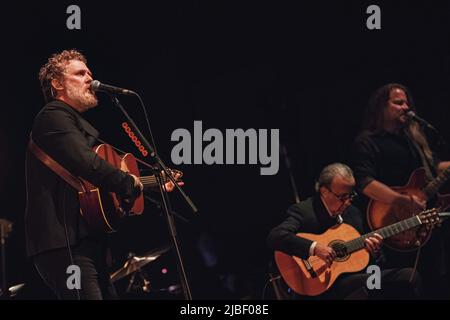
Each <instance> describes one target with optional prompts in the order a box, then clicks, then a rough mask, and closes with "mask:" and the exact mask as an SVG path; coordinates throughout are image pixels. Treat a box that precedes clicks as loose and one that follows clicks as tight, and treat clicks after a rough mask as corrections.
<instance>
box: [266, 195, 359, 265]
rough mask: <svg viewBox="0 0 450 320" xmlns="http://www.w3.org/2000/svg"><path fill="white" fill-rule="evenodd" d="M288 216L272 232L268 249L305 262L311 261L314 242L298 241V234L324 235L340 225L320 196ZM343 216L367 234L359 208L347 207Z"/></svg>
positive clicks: (291, 210)
mask: <svg viewBox="0 0 450 320" xmlns="http://www.w3.org/2000/svg"><path fill="white" fill-rule="evenodd" d="M287 213H288V217H287V218H286V220H284V221H283V222H282V223H281V224H280V225H278V226H276V227H275V228H273V229H272V231H271V232H270V234H269V236H268V239H267V241H268V245H269V247H271V248H272V249H273V250H278V251H282V252H284V253H286V254H288V255H291V256H297V257H300V258H302V259H307V258H308V257H309V248H310V247H311V244H312V241H311V240H308V239H304V238H300V237H297V235H296V234H297V233H299V232H306V233H314V234H321V233H324V232H325V231H326V230H328V229H329V228H330V227H332V226H334V225H335V224H336V223H337V222H336V219H335V218H332V217H331V216H330V215H329V214H328V211H327V209H326V208H325V206H324V204H323V202H322V200H321V199H320V196H319V195H317V196H315V197H311V198H308V199H306V200H305V201H302V202H300V203H298V204H294V205H292V206H290V207H289V209H288V212H287ZM341 216H342V219H343V220H344V223H347V224H349V225H351V226H353V227H354V228H355V229H356V230H357V231H358V232H359V233H361V234H364V233H365V232H364V227H363V219H362V214H361V212H360V211H359V210H358V209H357V208H356V207H354V206H350V207H348V208H347V210H346V211H345V212H344V213H343V214H342V215H341Z"/></svg>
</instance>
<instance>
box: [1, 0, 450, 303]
mask: <svg viewBox="0 0 450 320" xmlns="http://www.w3.org/2000/svg"><path fill="white" fill-rule="evenodd" d="M72 4H76V5H78V6H79V7H80V9H81V30H68V29H67V27H66V20H67V18H68V17H69V14H67V13H66V9H67V7H68V6H69V5H72ZM371 4H377V5H379V6H380V8H381V27H382V28H381V30H368V29H367V27H366V20H367V18H368V17H369V14H367V13H366V9H367V7H368V6H369V5H371ZM1 6H2V9H1V11H2V17H1V18H0V23H1V29H0V30H1V34H2V49H1V54H2V60H1V61H2V67H1V69H2V74H3V76H2V77H1V78H2V82H3V85H2V88H3V90H2V111H1V112H2V116H1V119H2V125H1V126H0V133H1V135H0V143H1V146H0V147H1V152H0V165H1V170H0V190H1V192H0V197H1V202H0V204H1V206H0V217H2V218H6V219H9V220H11V221H12V222H13V223H14V231H13V233H12V234H11V236H10V237H9V238H8V239H7V243H6V248H7V256H6V258H7V276H8V285H14V284H18V283H26V288H27V290H26V296H27V297H29V298H32V299H35V298H47V297H49V298H50V297H51V294H50V293H49V292H48V291H46V289H45V286H44V285H43V284H42V283H41V282H40V281H39V279H38V277H37V275H36V273H35V271H34V270H33V268H32V267H31V265H30V263H29V262H28V261H27V259H26V257H25V248H24V218H23V217H24V209H25V201H26V193H25V181H24V152H25V146H26V143H27V138H28V135H29V132H30V128H31V124H32V121H33V118H34V117H35V115H36V114H37V112H38V111H39V110H40V108H41V107H42V106H43V104H44V101H43V98H42V95H41V91H40V87H39V82H38V78H37V74H38V71H39V68H40V66H41V65H42V64H44V63H45V62H46V59H47V58H48V56H49V55H50V54H52V53H55V52H59V51H61V50H63V49H69V48H76V49H79V50H81V51H82V52H83V53H84V54H85V55H86V56H87V58H88V65H89V67H90V69H91V70H92V72H93V74H94V78H95V79H99V80H100V81H103V82H105V83H110V84H114V85H117V86H121V87H124V88H129V89H132V90H134V91H137V92H139V93H140V94H141V96H142V98H143V100H144V102H145V104H146V106H147V111H148V114H149V120H150V122H151V125H152V130H153V133H154V136H155V139H156V143H157V147H158V149H159V153H160V154H161V156H162V158H163V159H164V160H165V161H166V162H167V164H169V166H172V164H171V157H170V153H171V150H172V148H173V146H174V145H175V142H171V141H170V137H171V133H172V132H173V131H174V130H175V129H177V128H186V129H188V130H189V131H190V132H193V124H194V120H201V121H202V122H203V128H204V130H206V129H207V128H218V129H220V130H221V131H222V132H224V130H225V129H226V128H231V129H236V128H243V129H244V130H245V129H248V128H256V129H258V128H267V129H271V128H278V129H280V143H281V144H282V145H283V146H285V147H286V149H287V151H288V154H289V157H290V160H291V163H292V172H293V175H294V180H295V182H296V184H297V185H298V190H299V196H300V198H301V199H304V198H306V197H308V196H310V195H311V194H312V193H313V184H314V179H315V178H316V176H317V175H318V173H319V171H320V169H321V168H322V167H323V166H324V165H326V164H329V163H331V162H335V161H343V162H347V161H348V157H349V150H350V146H351V143H352V141H353V139H354V137H355V135H356V134H357V132H358V130H359V126H360V122H361V116H362V112H363V109H364V107H365V106H366V103H367V100H368V98H369V95H370V94H371V92H372V91H373V90H374V89H376V88H377V87H379V86H381V85H383V84H385V83H388V82H400V83H402V84H405V85H406V86H408V87H409V88H410V89H411V91H412V93H413V96H414V97H415V100H416V104H417V107H418V110H419V111H418V112H419V114H421V115H422V116H423V117H424V118H425V119H427V120H429V121H430V122H431V123H433V124H434V125H435V127H436V128H438V130H439V131H440V133H441V134H442V136H443V137H444V138H445V140H447V141H448V140H449V139H450V129H449V126H448V121H449V116H448V110H449V100H450V51H449V49H450V48H449V39H450V37H449V36H450V28H449V23H450V5H449V3H448V2H441V1H435V2H431V1H428V2H422V3H413V2H411V1H395V2H394V1H389V2H387V1H386V2H383V1H375V2H368V1H329V2H323V1H314V2H313V3H312V2H311V1H308V2H306V1H305V2H298V3H297V4H295V5H293V4H281V3H278V2H275V1H274V2H259V1H258V2H243V1H236V2H230V1H204V2H201V1H180V2H172V1H131V0H130V1H126V2H125V1H122V2H120V3H112V2H109V1H102V2H101V1H95V2H94V1H91V2H80V1H70V2H68V1H58V2H55V1H48V2H44V1H39V2H30V3H29V2H22V1H14V2H12V1H8V2H4V3H2V5H1ZM98 96H99V98H100V106H99V107H98V108H96V109H94V110H92V111H89V112H88V113H87V117H88V119H89V120H90V121H91V123H93V124H94V126H95V127H97V128H98V129H99V130H100V132H101V133H102V137H103V138H104V139H106V140H108V141H111V142H113V143H115V144H116V145H118V146H120V147H122V148H123V149H126V150H128V151H130V152H134V151H135V149H134V147H133V145H132V144H131V143H130V142H129V140H128V138H127V137H126V136H125V135H124V134H123V132H122V130H121V128H120V121H121V120H123V117H122V115H121V114H120V113H119V111H118V110H116V109H115V108H114V107H113V105H112V104H111V102H110V101H109V100H108V98H107V97H106V96H105V95H103V94H101V93H99V94H98ZM121 101H122V103H123V104H124V105H125V106H126V108H127V110H129V112H130V114H131V115H132V116H133V117H134V119H135V120H136V122H137V123H138V125H139V126H140V127H141V128H142V130H143V131H144V132H145V133H146V132H147V131H146V130H145V121H144V120H143V119H144V118H143V114H142V111H141V109H140V108H139V105H138V102H137V101H136V100H135V99H133V98H128V97H124V98H121ZM146 136H147V137H148V135H146ZM447 151H448V147H447V149H446V150H444V151H443V152H444V156H445V157H446V158H449V157H448V152H447ZM172 167H175V166H172ZM259 167H260V165H210V166H208V165H205V164H203V165H180V166H176V168H177V169H180V170H182V171H183V172H184V175H185V176H184V181H185V182H186V186H185V187H184V189H185V191H186V192H187V193H188V194H189V195H190V197H191V198H192V200H193V201H194V202H195V204H196V205H197V206H198V208H199V210H200V211H199V214H198V215H193V214H192V213H191V212H190V210H189V208H188V206H187V205H186V204H185V203H184V202H183V201H182V199H181V197H180V196H179V195H177V194H176V193H173V194H172V195H171V199H172V200H173V208H174V210H175V211H176V212H177V213H178V214H179V215H180V216H181V217H182V218H184V219H187V221H188V222H185V221H184V220H183V219H181V218H178V217H176V225H177V228H178V231H179V233H180V244H181V249H182V253H183V257H184V262H185V265H186V271H187V274H188V277H189V280H190V284H191V287H192V293H193V296H194V298H198V299H211V298H216V299H221V298H234V299H242V298H250V299H259V298H262V297H263V295H264V296H265V297H273V292H271V287H270V286H269V287H266V289H267V290H266V292H263V289H264V286H265V285H266V283H267V279H268V273H269V271H270V270H271V267H270V265H271V259H272V252H271V251H270V250H269V249H268V248H267V245H266V236H267V234H268V232H269V230H270V229H271V228H272V227H273V226H275V225H276V224H277V223H279V222H280V221H281V220H282V219H283V218H284V217H285V212H286V209H287V207H288V206H289V205H290V204H292V203H293V202H294V196H293V190H292V187H291V184H290V180H289V172H288V170H287V168H286V165H285V162H284V158H283V156H282V155H280V169H279V171H278V174H276V175H273V176H261V175H260V174H259ZM150 196H151V197H152V198H154V199H156V200H158V199H159V196H158V194H153V195H150ZM146 209H147V210H146V212H145V214H144V215H142V216H140V217H136V218H134V219H130V220H129V221H126V223H125V224H124V226H123V228H122V229H123V230H121V232H120V233H117V234H115V235H113V236H112V242H113V244H114V269H116V268H119V267H120V265H122V264H123V263H124V261H125V259H126V256H127V254H128V252H135V253H136V254H138V255H143V254H145V253H146V252H148V251H151V250H154V249H157V248H159V247H161V246H163V245H165V244H166V243H169V242H170V238H169V233H168V229H167V224H166V222H165V218H164V215H162V214H161V212H160V210H159V209H158V208H157V207H156V206H155V205H153V204H152V203H150V202H149V203H147V205H146ZM163 269H166V270H164V271H167V273H163V272H162V271H163ZM145 270H146V272H147V274H148V277H149V279H150V281H151V284H152V290H151V292H150V293H149V294H147V296H145V295H142V294H140V293H139V291H136V290H134V291H135V292H134V294H135V297H140V298H142V297H144V298H146V297H149V298H150V299H172V298H180V294H179V293H178V294H177V292H176V285H177V284H178V283H179V282H178V280H177V273H176V260H175V258H174V256H173V255H172V254H171V253H166V254H164V255H163V256H161V257H160V258H159V259H158V260H156V261H155V262H153V263H151V264H149V265H147V266H146V267H145ZM128 280H129V278H126V279H123V280H121V281H119V282H118V283H117V286H118V288H119V291H120V293H121V294H123V296H124V297H127V295H125V293H124V291H125V289H124V288H125V287H126V285H127V283H128V282H127V281H128ZM174 286H175V287H174ZM168 288H171V289H173V288H175V292H173V291H171V292H172V293H169V292H168V291H167V290H166V289H168ZM132 293H133V292H131V293H130V295H132Z"/></svg>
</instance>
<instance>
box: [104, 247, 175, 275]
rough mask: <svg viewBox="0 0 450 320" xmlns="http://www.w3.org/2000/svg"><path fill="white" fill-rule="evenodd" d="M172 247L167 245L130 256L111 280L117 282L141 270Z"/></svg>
mask: <svg viewBox="0 0 450 320" xmlns="http://www.w3.org/2000/svg"><path fill="white" fill-rule="evenodd" d="M170 248H171V246H169V245H166V246H164V247H161V248H158V249H156V250H152V251H150V252H148V253H146V254H145V255H143V256H141V257H138V256H134V255H131V256H130V257H129V258H128V260H127V261H125V264H124V265H123V267H122V268H120V269H119V270H117V271H116V272H114V273H113V274H111V281H112V282H115V281H117V280H120V279H122V278H124V277H126V276H128V275H131V274H133V273H134V272H136V271H138V270H140V269H141V268H142V267H143V266H145V265H146V264H148V263H150V262H152V261H155V260H156V259H158V258H159V257H160V256H161V255H162V254H163V253H165V252H167V251H169V250H170Z"/></svg>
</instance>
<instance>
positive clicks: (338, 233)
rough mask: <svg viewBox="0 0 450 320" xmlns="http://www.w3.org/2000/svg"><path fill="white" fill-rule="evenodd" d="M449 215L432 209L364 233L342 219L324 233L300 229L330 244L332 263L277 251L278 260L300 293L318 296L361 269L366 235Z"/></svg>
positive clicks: (365, 258)
mask: <svg viewBox="0 0 450 320" xmlns="http://www.w3.org/2000/svg"><path fill="white" fill-rule="evenodd" d="M444 217H450V212H441V213H438V212H437V210H436V209H430V210H426V211H423V212H421V213H419V214H418V215H416V216H414V217H411V218H408V219H406V220H403V221H400V222H397V223H395V224H393V225H390V226H387V227H384V228H382V229H379V230H377V231H373V232H370V233H367V234H365V235H363V236H361V235H360V234H359V232H358V231H356V229H355V228H353V227H352V226H350V225H348V224H345V223H342V224H338V225H336V226H334V227H331V228H330V229H328V230H327V231H326V232H324V233H323V234H319V235H316V234H311V233H298V234H297V236H298V237H302V238H306V239H309V240H312V241H317V242H318V243H321V244H327V245H328V246H329V247H331V248H332V249H333V250H334V251H335V252H336V259H335V260H334V262H333V263H332V264H331V266H330V267H328V266H327V264H326V262H325V261H323V260H322V259H320V258H319V257H317V256H311V257H309V258H308V259H301V258H299V257H296V256H290V255H287V254H285V253H283V252H281V251H275V261H276V263H277V266H278V269H279V270H280V273H281V276H282V277H283V279H284V281H285V282H286V283H287V285H288V286H289V287H290V288H291V289H292V290H294V291H295V292H296V293H298V294H300V295H306V296H316V295H319V294H321V293H323V292H325V291H326V290H328V289H329V288H330V287H331V286H332V285H333V283H334V282H335V281H336V279H337V278H338V277H339V276H340V275H341V274H343V273H348V272H358V271H361V270H362V269H364V268H365V267H366V266H367V265H368V263H369V253H368V251H367V250H362V249H364V248H365V242H364V241H365V239H366V238H368V237H370V236H373V234H374V233H378V234H380V235H381V236H382V237H383V239H387V238H389V237H392V236H394V235H396V234H399V233H401V232H403V231H405V230H409V229H412V228H415V227H417V226H420V225H426V226H430V227H431V226H433V225H435V224H437V223H440V222H441V218H444Z"/></svg>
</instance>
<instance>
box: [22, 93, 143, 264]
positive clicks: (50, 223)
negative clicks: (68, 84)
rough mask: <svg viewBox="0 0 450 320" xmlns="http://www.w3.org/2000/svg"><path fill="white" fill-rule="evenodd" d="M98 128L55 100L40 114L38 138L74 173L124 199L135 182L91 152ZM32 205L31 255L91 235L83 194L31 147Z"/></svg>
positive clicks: (28, 211)
mask: <svg viewBox="0 0 450 320" xmlns="http://www.w3.org/2000/svg"><path fill="white" fill-rule="evenodd" d="M97 137H98V131H97V130H96V129H95V128H93V127H92V126H91V125H90V124H89V123H88V122H87V121H86V120H84V119H83V118H82V116H81V114H80V113H79V112H77V111H76V110H75V109H73V108H72V107H70V106H69V105H67V104H66V103H64V102H62V101H59V100H56V101H52V102H50V103H48V104H47V105H46V106H45V107H44V108H43V109H42V110H41V111H40V112H39V114H38V115H37V117H36V118H35V120H34V124H33V129H32V138H33V141H34V142H35V143H36V144H37V145H38V146H39V147H40V148H41V149H42V150H43V151H44V152H46V153H47V154H48V155H49V156H51V157H52V158H53V159H54V160H55V161H57V162H58V163H59V164H61V165H62V166H63V167H64V168H66V169H67V170H68V171H69V172H71V173H72V174H73V175H76V176H80V177H82V178H84V179H86V180H88V181H89V182H91V183H92V184H94V185H96V186H98V187H100V188H103V189H105V190H108V191H111V192H116V193H117V194H118V195H119V196H121V197H122V198H130V199H131V198H133V195H134V194H135V191H136V190H135V187H134V180H133V177H131V176H130V175H129V174H127V173H125V172H123V171H121V170H119V169H117V168H115V167H113V166H111V165H110V164H108V163H107V162H106V161H104V160H103V159H101V158H100V157H98V156H97V155H96V153H95V152H93V151H92V147H93V146H94V145H95V144H97V143H96V138H97ZM26 188H27V206H26V213H25V233H26V249H27V255H28V256H33V255H36V254H38V253H41V252H44V251H48V250H51V249H57V248H62V247H66V246H67V240H66V233H65V226H66V227H67V237H68V241H69V243H70V245H76V244H77V243H78V242H79V241H80V240H81V239H83V238H85V237H87V236H88V231H87V227H86V225H85V222H84V220H82V217H81V215H80V208H79V200H78V194H77V193H78V192H77V191H76V190H75V189H73V188H72V187H71V186H70V185H69V184H67V183H66V182H65V181H64V180H63V179H61V178H60V177H59V176H58V175H56V174H55V173H54V172H53V171H51V170H50V169H49V168H48V167H46V166H45V165H44V164H43V163H42V162H41V161H40V160H38V159H37V158H36V157H35V156H34V155H33V154H31V153H30V152H29V151H28V150H27V154H26Z"/></svg>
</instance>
